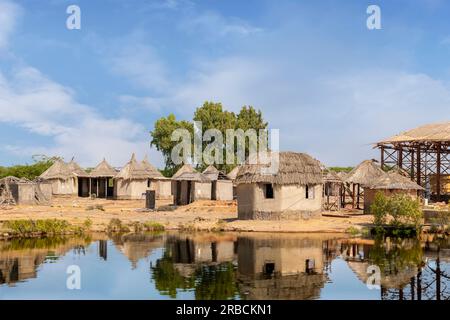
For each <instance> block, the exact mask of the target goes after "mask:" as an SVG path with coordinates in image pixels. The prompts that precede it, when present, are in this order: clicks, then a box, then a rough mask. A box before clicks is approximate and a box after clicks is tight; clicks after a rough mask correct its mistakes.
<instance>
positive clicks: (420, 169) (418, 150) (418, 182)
mask: <svg viewBox="0 0 450 320" xmlns="http://www.w3.org/2000/svg"><path fill="white" fill-rule="evenodd" d="M416 162H417V170H416V172H417V184H418V185H419V186H420V185H421V183H422V177H421V175H422V168H421V162H422V158H421V154H420V147H417V161H416Z"/></svg>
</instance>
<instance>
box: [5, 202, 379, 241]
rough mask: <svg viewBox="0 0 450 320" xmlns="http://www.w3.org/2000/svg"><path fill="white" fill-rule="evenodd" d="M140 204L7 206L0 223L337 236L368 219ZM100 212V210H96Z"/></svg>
mask: <svg viewBox="0 0 450 320" xmlns="http://www.w3.org/2000/svg"><path fill="white" fill-rule="evenodd" d="M144 204H145V203H144V200H105V199H95V200H92V199H86V198H75V197H74V198H71V197H62V198H54V199H53V201H52V205H51V206H37V205H36V206H11V207H7V208H0V222H3V221H6V220H17V219H32V220H36V219H52V218H57V219H64V220H67V221H69V222H70V223H72V224H82V223H83V222H84V221H85V220H86V219H88V218H89V219H90V220H92V222H93V227H92V229H93V231H104V230H105V229H106V227H107V225H108V224H109V222H110V220H111V219H113V218H118V219H120V220H121V221H122V222H123V223H126V224H131V223H133V222H135V221H139V222H142V223H144V222H149V221H151V222H158V223H160V224H162V225H164V226H165V228H166V229H169V230H170V229H183V228H184V229H189V230H205V231H206V230H223V231H257V232H327V233H335V232H338V233H341V232H345V231H346V230H348V228H349V227H355V228H363V227H364V226H367V225H369V224H370V223H371V222H372V216H370V215H362V214H360V213H349V212H345V213H344V212H342V213H333V214H332V216H323V217H321V218H318V219H311V220H299V221H254V220H237V207H236V203H235V202H234V201H197V202H195V203H192V204H190V205H188V206H182V207H178V208H175V207H172V206H170V205H169V204H170V202H169V201H158V202H157V208H158V210H157V211H153V212H149V211H145V210H143V207H144ZM99 208H102V209H103V210H100V209H99Z"/></svg>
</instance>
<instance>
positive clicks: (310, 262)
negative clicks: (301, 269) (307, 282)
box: [305, 259, 315, 273]
mask: <svg viewBox="0 0 450 320" xmlns="http://www.w3.org/2000/svg"><path fill="white" fill-rule="evenodd" d="M314 268H315V262H314V259H306V261H305V271H306V273H313V272H314Z"/></svg>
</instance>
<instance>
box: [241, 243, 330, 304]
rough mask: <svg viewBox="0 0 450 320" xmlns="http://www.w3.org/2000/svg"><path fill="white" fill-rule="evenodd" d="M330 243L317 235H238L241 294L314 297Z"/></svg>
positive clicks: (323, 277)
mask: <svg viewBox="0 0 450 320" xmlns="http://www.w3.org/2000/svg"><path fill="white" fill-rule="evenodd" d="M331 247H333V245H330V244H329V243H328V242H327V241H324V239H323V238H317V237H276V236H268V237H264V238H263V237H240V238H239V239H238V280H239V289H240V292H241V294H244V295H245V297H246V298H247V299H252V300H253V299H256V300H259V299H296V300H303V299H314V298H318V297H319V296H320V291H321V289H322V288H323V286H324V284H325V282H326V281H327V275H326V273H325V270H326V265H327V263H328V258H329V252H328V249H329V248H331Z"/></svg>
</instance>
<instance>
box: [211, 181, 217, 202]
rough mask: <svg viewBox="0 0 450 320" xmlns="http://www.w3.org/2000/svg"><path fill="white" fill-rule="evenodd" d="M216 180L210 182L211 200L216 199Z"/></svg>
mask: <svg viewBox="0 0 450 320" xmlns="http://www.w3.org/2000/svg"><path fill="white" fill-rule="evenodd" d="M216 193H217V181H213V182H212V183H211V200H217V195H216Z"/></svg>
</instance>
